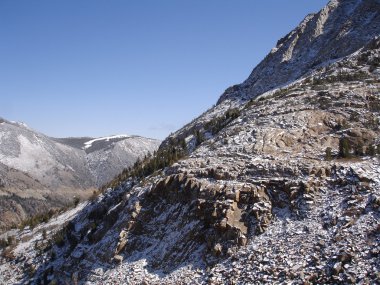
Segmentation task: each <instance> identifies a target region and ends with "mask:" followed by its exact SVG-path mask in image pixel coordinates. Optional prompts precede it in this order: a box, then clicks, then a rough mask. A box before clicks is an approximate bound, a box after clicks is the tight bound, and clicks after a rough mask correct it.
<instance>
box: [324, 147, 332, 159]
mask: <svg viewBox="0 0 380 285" xmlns="http://www.w3.org/2000/svg"><path fill="white" fill-rule="evenodd" d="M325 159H326V160H328V161H330V160H332V155H331V147H327V148H326V154H325Z"/></svg>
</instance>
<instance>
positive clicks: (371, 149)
mask: <svg viewBox="0 0 380 285" xmlns="http://www.w3.org/2000/svg"><path fill="white" fill-rule="evenodd" d="M367 155H370V156H375V155H376V149H375V147H374V146H373V145H369V146H368V148H367Z"/></svg>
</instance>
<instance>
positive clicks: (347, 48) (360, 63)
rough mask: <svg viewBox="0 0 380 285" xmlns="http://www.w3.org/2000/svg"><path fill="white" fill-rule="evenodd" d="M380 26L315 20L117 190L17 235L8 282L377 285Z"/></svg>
mask: <svg viewBox="0 0 380 285" xmlns="http://www.w3.org/2000/svg"><path fill="white" fill-rule="evenodd" d="M379 14H380V3H379V1H377V0H361V1H360V0H358V1H350V0H345V1H343V0H342V1H336V0H332V1H330V3H329V4H328V5H327V6H326V7H325V8H324V9H323V10H322V11H321V12H319V13H318V14H316V15H311V16H307V17H306V19H305V20H304V21H303V22H302V23H301V24H300V26H299V27H297V28H296V29H295V30H294V31H296V32H295V33H293V32H292V33H290V34H289V35H288V36H286V37H285V39H284V40H280V41H279V44H278V46H277V50H276V49H274V50H272V51H271V53H270V54H269V55H268V56H267V57H266V58H265V59H264V61H263V62H262V63H260V65H259V66H258V67H256V68H255V69H254V71H253V72H252V74H251V76H250V77H249V78H248V79H247V80H246V81H245V82H244V83H243V84H242V85H240V86H237V87H236V86H235V87H231V88H230V89H228V91H227V92H226V93H225V94H224V95H222V97H221V99H220V100H219V104H218V105H217V106H215V107H213V108H211V109H210V110H209V111H207V112H205V113H204V114H202V115H201V116H200V117H199V118H197V119H195V120H194V121H192V122H191V123H189V124H188V125H186V126H184V127H183V128H182V129H180V130H178V131H177V132H176V133H174V134H173V135H171V136H170V137H168V138H167V139H166V140H165V141H164V142H163V143H162V144H161V146H160V148H159V150H158V152H157V153H158V154H157V156H156V157H153V158H152V159H151V160H149V161H144V162H143V163H142V164H141V165H139V167H140V168H136V169H135V171H132V172H131V173H132V174H133V175H132V174H131V175H130V176H128V175H127V174H128V173H124V176H119V177H118V178H117V179H118V180H117V182H120V184H119V186H118V187H116V188H114V189H111V188H110V189H108V190H107V191H105V192H104V193H103V194H102V195H101V196H100V197H98V199H97V200H96V201H92V202H86V203H84V204H81V205H80V206H79V207H78V208H76V209H74V210H72V211H70V212H68V213H65V214H63V215H61V216H59V217H56V218H54V219H52V220H51V221H49V222H48V223H46V224H41V225H39V226H38V227H37V228H35V229H34V230H33V231H16V232H11V233H7V235H8V236H9V235H14V236H15V237H16V239H17V240H18V241H19V244H14V245H13V246H10V247H8V248H7V249H6V250H5V251H4V252H5V253H6V254H3V255H5V258H4V259H3V265H0V276H3V283H6V284H13V283H19V282H21V283H22V282H29V281H30V282H31V283H33V284H34V283H35V284H40V283H43V284H45V283H49V282H52V283H58V284H66V283H72V284H77V283H78V284H79V283H80V284H105V283H110V284H187V283H188V284H377V283H378V281H379V279H380V274H379V266H380V262H379V256H380V249H379V244H380V211H379V209H380V161H379V159H380V129H379V121H380V38H379V37H378V35H379V34H380V18H379ZM297 33H298V34H299V35H298V38H297V36H296V34H297ZM295 39H296V40H295ZM293 42H294V44H291V43H293ZM327 47H329V48H327ZM308 52H309V53H310V54H309V53H308ZM316 55H318V56H316ZM333 55H334V57H333ZM303 58H304V60H305V63H304V62H302V60H303ZM296 59H297V60H296ZM316 59H320V60H321V61H320V62H317V63H316V64H315V65H313V64H311V65H310V63H312V62H314V61H315V60H316ZM292 62H293V63H292ZM260 70H261V71H260ZM271 72H272V74H273V75H272V78H270V77H271V75H270V74H271ZM279 86H281V88H278V87H279ZM186 151H187V152H188V155H185V156H184V155H182V154H183V152H186ZM173 158H176V159H179V158H180V159H179V160H178V161H177V162H176V163H172V161H173ZM158 165H159V166H160V167H161V166H162V165H165V166H166V167H162V168H161V169H159V170H157V169H156V168H157V166H158ZM128 177H129V178H128ZM122 178H123V179H124V180H123V181H120V180H121V179H122ZM44 235H45V236H47V237H48V238H44ZM4 237H5V236H4ZM36 248H37V249H36ZM12 254H13V255H14V256H12ZM20 268H22V269H20ZM15 272H17V273H15ZM0 278H1V277H0ZM0 281H1V279H0Z"/></svg>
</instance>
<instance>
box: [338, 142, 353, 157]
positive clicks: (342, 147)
mask: <svg viewBox="0 0 380 285" xmlns="http://www.w3.org/2000/svg"><path fill="white" fill-rule="evenodd" d="M350 149H351V147H350V143H349V141H348V139H347V138H345V137H341V138H340V139H339V157H342V158H347V157H350Z"/></svg>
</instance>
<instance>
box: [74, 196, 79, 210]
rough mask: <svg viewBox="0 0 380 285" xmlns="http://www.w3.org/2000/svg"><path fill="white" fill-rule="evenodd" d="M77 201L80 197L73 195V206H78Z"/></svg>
mask: <svg viewBox="0 0 380 285" xmlns="http://www.w3.org/2000/svg"><path fill="white" fill-rule="evenodd" d="M79 202H80V199H79V197H77V196H74V199H73V203H74V208H75V207H76V206H78V204H79Z"/></svg>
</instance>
